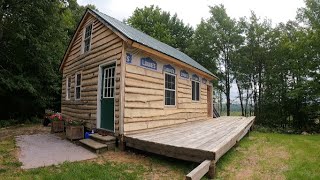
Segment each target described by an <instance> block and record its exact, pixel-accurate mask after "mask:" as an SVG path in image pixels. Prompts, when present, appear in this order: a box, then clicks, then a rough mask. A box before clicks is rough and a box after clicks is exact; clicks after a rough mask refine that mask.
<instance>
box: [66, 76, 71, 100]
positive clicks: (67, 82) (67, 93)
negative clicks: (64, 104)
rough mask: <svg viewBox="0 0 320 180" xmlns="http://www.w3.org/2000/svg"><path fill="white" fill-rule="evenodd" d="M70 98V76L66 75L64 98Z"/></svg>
mask: <svg viewBox="0 0 320 180" xmlns="http://www.w3.org/2000/svg"><path fill="white" fill-rule="evenodd" d="M70 98H71V77H70V76H67V77H66V100H70Z"/></svg>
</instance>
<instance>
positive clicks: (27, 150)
mask: <svg viewBox="0 0 320 180" xmlns="http://www.w3.org/2000/svg"><path fill="white" fill-rule="evenodd" d="M16 142H17V146H19V148H20V154H19V161H20V162H22V164H23V165H22V167H21V168H22V169H30V168H37V167H42V166H50V165H57V164H60V163H63V162H65V161H69V162H73V161H82V160H87V159H92V158H96V157H97V156H96V155H95V154H94V153H92V152H90V151H88V150H86V149H84V148H83V147H81V146H77V145H75V144H73V143H71V142H69V141H67V140H63V139H61V138H60V137H58V136H56V135H54V134H34V135H22V136H17V137H16Z"/></svg>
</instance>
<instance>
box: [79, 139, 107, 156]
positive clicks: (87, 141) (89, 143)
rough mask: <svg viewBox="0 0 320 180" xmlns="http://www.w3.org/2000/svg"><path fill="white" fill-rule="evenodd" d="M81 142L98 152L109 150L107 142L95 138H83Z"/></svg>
mask: <svg viewBox="0 0 320 180" xmlns="http://www.w3.org/2000/svg"><path fill="white" fill-rule="evenodd" d="M79 142H80V143H81V144H82V145H84V146H85V147H88V148H90V149H91V150H93V151H95V152H96V153H97V154H99V153H101V152H104V151H107V150H108V145H107V144H103V143H100V142H97V141H95V140H93V139H81V140H80V141H79Z"/></svg>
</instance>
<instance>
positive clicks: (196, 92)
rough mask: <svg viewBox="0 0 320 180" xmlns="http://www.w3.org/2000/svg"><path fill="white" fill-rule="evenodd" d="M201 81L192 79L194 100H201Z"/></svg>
mask: <svg viewBox="0 0 320 180" xmlns="http://www.w3.org/2000/svg"><path fill="white" fill-rule="evenodd" d="M199 91H200V83H199V82H197V81H192V100H193V101H199V99H200V92H199Z"/></svg>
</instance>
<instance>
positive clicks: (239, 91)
mask: <svg viewBox="0 0 320 180" xmlns="http://www.w3.org/2000/svg"><path fill="white" fill-rule="evenodd" d="M236 83H237V87H238V93H239V99H240V105H241V115H242V116H244V108H243V102H242V100H243V99H242V92H241V88H240V85H239V81H238V80H236Z"/></svg>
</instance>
